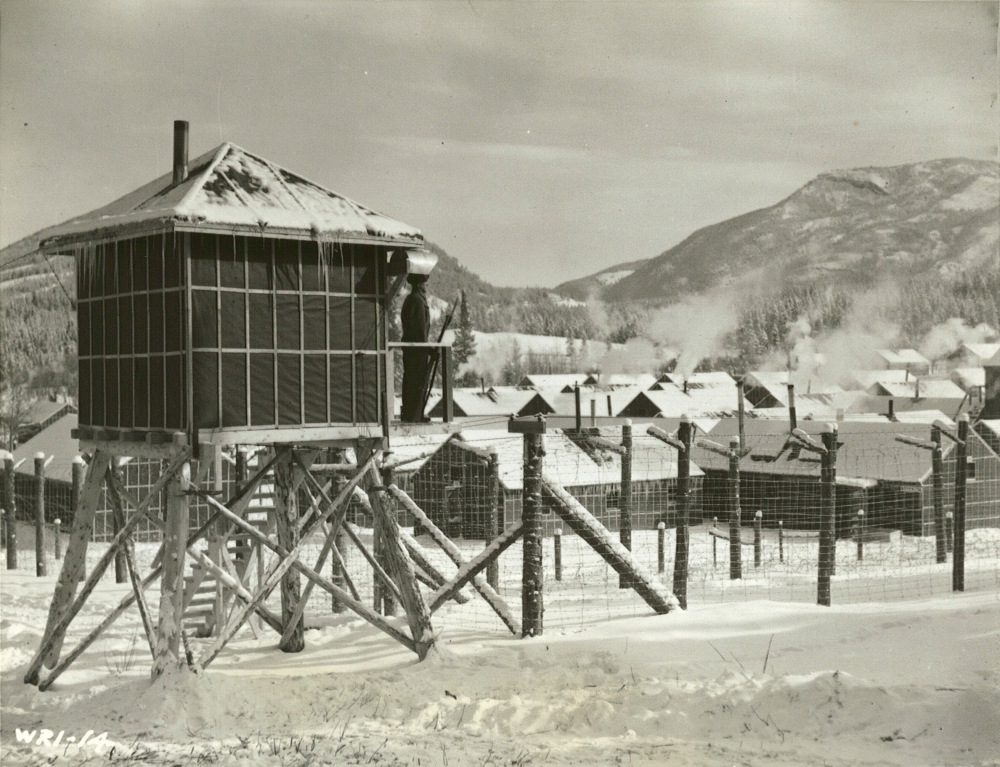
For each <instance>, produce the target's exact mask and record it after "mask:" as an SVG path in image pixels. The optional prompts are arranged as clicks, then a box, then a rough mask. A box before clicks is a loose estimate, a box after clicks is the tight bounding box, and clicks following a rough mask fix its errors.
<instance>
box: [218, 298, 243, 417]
mask: <svg viewBox="0 0 1000 767" xmlns="http://www.w3.org/2000/svg"><path fill="white" fill-rule="evenodd" d="M221 299H222V348H223V349H245V348H246V347H247V318H246V308H247V306H246V294H245V293H232V292H229V291H225V290H224V291H222V294H221ZM244 388H246V385H245V384H244ZM244 420H245V419H244Z"/></svg>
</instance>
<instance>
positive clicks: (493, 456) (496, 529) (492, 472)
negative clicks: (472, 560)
mask: <svg viewBox="0 0 1000 767" xmlns="http://www.w3.org/2000/svg"><path fill="white" fill-rule="evenodd" d="M486 471H487V478H486V538H487V542H486V545H489V544H490V543H492V542H493V541H494V540H496V537H497V536H498V535H500V528H501V521H500V457H499V456H498V455H497V450H496V448H492V449H491V450H490V460H489V463H488V464H487V467H486ZM486 582H487V583H488V584H490V586H492V587H493V589H494V591H495V590H497V589H499V588H500V563H499V561H498V560H497V559H494V560H492V561H491V562H490V563H489V564H488V565H487V566H486Z"/></svg>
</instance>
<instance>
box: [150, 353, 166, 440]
mask: <svg viewBox="0 0 1000 767" xmlns="http://www.w3.org/2000/svg"><path fill="white" fill-rule="evenodd" d="M163 373H164V371H163V357H150V358H149V427H150V428H151V429H162V428H163V386H164V383H165V381H164V380H163Z"/></svg>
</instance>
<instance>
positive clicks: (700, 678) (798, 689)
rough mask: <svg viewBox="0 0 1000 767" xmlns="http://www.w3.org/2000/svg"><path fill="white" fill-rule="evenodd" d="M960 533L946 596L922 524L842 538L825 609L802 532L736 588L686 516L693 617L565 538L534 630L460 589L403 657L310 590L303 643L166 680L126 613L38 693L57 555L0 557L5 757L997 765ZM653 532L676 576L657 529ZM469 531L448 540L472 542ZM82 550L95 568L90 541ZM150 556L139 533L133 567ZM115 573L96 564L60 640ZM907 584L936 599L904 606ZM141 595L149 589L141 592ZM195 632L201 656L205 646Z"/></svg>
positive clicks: (638, 537) (266, 640) (16, 760)
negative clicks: (861, 543)
mask: <svg viewBox="0 0 1000 767" xmlns="http://www.w3.org/2000/svg"><path fill="white" fill-rule="evenodd" d="M363 534H364V535H367V533H366V532H363ZM969 535H970V538H969V547H970V552H976V553H977V554H976V555H974V556H972V557H970V569H969V572H968V574H967V584H968V588H969V589H970V591H969V592H967V593H966V594H958V595H955V594H952V593H950V591H949V586H950V565H935V564H933V563H932V562H933V558H932V555H933V541H930V542H929V545H930V546H931V549H930V552H931V560H930V562H927V556H926V553H927V552H926V551H925V549H926V548H927V546H928V541H927V540H925V539H913V538H908V537H899V536H897V537H896V538H895V539H893V540H891V541H889V542H887V543H883V544H868V545H867V546H866V550H865V560H864V563H857V560H856V554H855V551H854V548H853V546H852V545H851V544H850V542H847V541H844V542H841V547H840V550H838V562H837V567H838V574H837V575H836V576H835V578H834V587H833V594H834V606H833V607H831V608H821V607H817V606H815V605H814V604H812V602H813V601H814V600H815V574H814V572H813V563H814V562H815V541H814V540H812V539H809V538H803V539H799V540H794V541H793V540H788V541H786V546H785V552H784V554H785V557H784V559H785V561H784V562H779V561H778V553H777V550H776V545H772V544H774V543H775V542H774V541H766V542H765V547H764V560H763V561H762V563H761V566H760V567H759V568H757V569H756V570H755V568H754V567H753V557H752V553H753V552H752V548H749V547H745V548H744V549H743V553H744V557H745V559H744V574H745V576H746V577H745V578H744V579H742V580H741V581H736V582H733V581H729V580H728V569H727V560H726V556H727V549H726V548H725V547H724V545H723V544H722V542H720V544H719V547H718V557H717V558H718V564H717V565H715V566H713V564H712V553H711V538H710V537H709V536H708V535H707V532H706V531H704V530H695V531H694V532H693V534H692V571H691V582H690V596H689V599H690V602H691V606H690V609H688V610H687V611H684V612H681V611H675V612H672V613H670V614H668V615H663V616H656V615H653V614H652V613H651V611H650V610H649V609H648V608H647V607H646V606H645V604H644V603H643V602H642V601H641V600H639V599H638V598H637V597H635V596H634V594H633V593H632V592H630V591H622V590H620V589H618V588H617V576H616V575H614V574H613V573H609V571H608V570H607V568H606V567H605V566H604V565H603V564H602V563H601V562H600V560H597V559H596V558H595V557H594V556H593V555H592V554H590V553H589V550H587V549H586V548H585V547H583V546H582V545H581V544H580V542H579V540H578V539H576V538H575V537H573V536H570V535H566V536H564V541H563V573H562V580H561V581H559V582H556V581H555V579H554V572H553V571H554V562H553V559H552V546H551V539H547V540H546V543H545V545H546V548H545V552H546V561H545V568H546V583H545V601H546V612H545V633H544V634H543V636H542V637H539V638H535V639H531V640H521V639H516V638H514V637H512V636H510V634H509V633H507V632H506V630H505V629H504V627H503V625H502V624H501V623H500V621H499V620H498V619H497V618H496V617H495V616H494V615H493V614H492V613H491V612H490V610H489V608H488V607H487V606H486V604H485V603H484V602H483V600H481V599H475V598H474V599H472V600H471V601H469V602H468V603H467V604H465V605H457V604H454V603H452V604H450V605H448V606H446V607H444V608H442V610H441V611H439V612H437V613H435V616H434V625H435V628H436V629H437V630H438V632H439V650H438V651H437V652H435V653H434V654H433V655H432V656H431V657H430V658H428V660H426V661H425V662H423V663H416V662H415V658H414V657H413V656H412V654H410V653H409V652H408V651H407V650H405V649H404V648H402V647H401V646H399V645H397V644H395V643H394V642H393V641H392V640H391V639H390V638H388V637H387V636H385V635H383V634H382V633H380V632H378V631H377V630H375V629H373V628H372V627H370V626H369V625H368V624H367V623H364V622H363V621H361V620H360V619H358V618H356V617H354V616H353V615H350V614H347V615H343V614H341V615H335V614H333V613H332V612H331V609H330V603H329V597H328V596H327V595H326V594H320V593H319V592H318V590H317V591H315V592H314V593H313V597H312V599H311V601H310V605H309V610H308V612H307V619H306V623H307V627H309V630H307V632H306V645H307V646H306V649H305V651H303V652H302V653H298V654H289V655H286V654H282V653H280V652H278V651H277V650H276V649H275V645H276V643H277V637H276V635H275V634H274V633H273V632H270V631H269V630H266V629H265V630H263V631H261V632H260V635H259V638H255V636H254V635H253V633H251V631H250V630H249V629H244V630H243V631H242V632H241V633H240V634H238V635H237V637H236V639H235V640H234V641H233V642H232V643H231V644H230V645H229V646H228V647H227V649H226V651H225V652H224V653H223V654H222V655H221V656H220V657H219V659H218V660H217V661H216V662H215V663H213V664H212V665H211V666H210V667H209V669H208V670H207V672H206V673H205V674H204V675H201V676H194V675H193V674H190V673H189V672H184V673H180V672H178V673H176V674H172V675H170V676H168V677H167V678H164V679H161V680H160V681H158V682H157V683H156V684H154V685H152V686H150V683H149V681H148V673H149V662H148V650H147V649H146V641H145V637H144V635H143V633H142V629H141V627H140V624H139V621H138V617H137V615H136V613H135V612H134V611H133V612H130V613H127V614H126V615H125V616H124V617H123V618H122V619H120V620H119V621H118V623H116V624H115V625H114V626H112V628H111V629H109V631H108V632H107V633H106V635H105V636H104V637H103V638H102V639H100V640H99V641H98V642H96V643H95V644H94V645H93V646H92V647H91V649H90V650H89V651H88V652H87V653H85V654H84V655H83V656H82V657H81V658H80V659H79V660H78V661H77V663H76V664H75V665H74V666H73V667H72V668H71V669H70V670H69V671H68V672H67V673H66V674H64V675H63V676H62V677H61V678H60V679H59V681H58V682H57V683H56V684H55V685H54V686H53V688H52V689H51V690H50V691H48V692H46V693H39V692H38V691H37V690H36V689H35V688H34V687H29V686H26V685H24V684H22V682H21V677H22V676H23V673H24V666H25V664H26V663H27V662H28V661H29V660H30V657H31V654H32V653H33V652H34V650H35V648H36V647H37V645H38V642H39V639H40V634H41V630H42V627H43V625H44V622H45V616H46V612H47V609H48V601H49V598H50V596H51V593H52V589H53V586H54V582H55V578H56V575H55V571H56V568H54V567H50V575H49V576H48V577H45V578H36V577H34V574H33V572H32V571H31V570H28V569H22V570H18V571H11V572H8V571H5V570H0V674H2V675H0V685H2V690H0V692H2V709H0V713H2V720H0V763H3V764H4V765H6V764H21V763H34V764H43V763H44V764H47V763H55V764H60V763H74V764H75V763H80V762H83V761H84V760H85V759H87V758H90V759H92V760H93V761H91V762H90V763H91V764H94V763H98V764H99V763H103V762H107V761H109V760H110V761H115V760H120V761H123V762H125V763H132V762H140V761H148V762H149V763H152V764H169V765H173V764H201V763H212V764H233V765H236V764H296V765H297V764H324V763H326V764H383V765H384V764H390V765H391V764H400V765H413V766H414V767H416V766H417V765H420V766H421V767H423V766H426V765H434V766H438V765H440V766H442V767H444V766H447V767H453V766H455V765H511V764H513V765H518V764H520V765H526V764H534V765H539V764H557V765H558V764H567V765H568V764H572V765H591V764H592V765H613V764H634V765H644V764H645V765H659V764H682V765H763V764H787V765H806V766H808V765H869V764H871V765H874V764H878V765H886V764H888V765H897V764H898V765H939V764H942V765H943V764H949V765H951V764H954V765H981V764H1000V692H998V690H1000V584H998V581H997V572H998V568H1000V564H998V562H997V559H996V546H997V544H998V540H997V531H992V530H988V531H970V534H969ZM421 540H422V542H425V543H426V540H425V539H421ZM667 543H668V545H667V568H666V569H667V572H666V573H665V575H664V576H663V577H664V578H666V579H668V582H669V578H670V569H671V566H672V560H673V557H672V539H671V537H670V536H669V535H668V537H667ZM481 545H482V544H481V543H476V542H464V543H463V544H462V546H463V549H465V551H466V553H468V554H471V553H473V552H474V551H476V550H477V549H478V548H481ZM92 549H93V550H92V552H91V555H90V557H89V562H88V566H90V567H92V566H93V564H94V563H96V560H97V557H98V556H99V555H100V553H101V549H102V547H101V546H98V545H95V546H93V547H92ZM154 550H155V546H153V545H151V544H140V545H138V546H137V556H138V558H139V560H140V562H141V563H142V564H143V566H148V562H149V561H150V559H151V557H152V555H153V552H154ZM428 550H429V552H430V553H431V554H432V555H433V557H434V559H435V561H437V562H438V563H439V564H440V566H441V568H442V569H443V570H445V572H446V573H451V572H453V571H454V567H453V566H451V565H448V564H446V560H444V559H443V557H442V555H441V554H440V552H437V551H436V550H434V549H433V548H431V547H430V546H429V544H428ZM633 550H634V553H635V555H636V556H637V558H639V559H640V560H641V561H643V562H644V563H645V564H646V565H647V566H649V567H651V568H652V569H653V570H654V571H655V568H656V544H655V532H647V531H637V532H636V533H635V535H634V542H633ZM978 554H984V555H985V556H978ZM315 556H316V553H315V550H314V549H311V550H310V551H309V552H308V553H307V555H306V556H305V557H304V558H305V560H306V561H310V560H314V559H315ZM353 556H356V555H352V559H350V560H349V568H350V570H351V572H352V574H353V575H354V577H355V580H356V582H357V585H358V588H359V591H361V592H362V594H364V595H366V598H370V591H371V582H370V575H369V576H368V580H365V578H364V577H363V576H362V573H363V569H362V567H361V565H360V563H358V562H356V561H355V560H354V559H353ZM991 557H992V561H991ZM29 558H30V557H29ZM519 558H520V549H519V548H517V547H515V548H512V549H511V550H510V551H508V552H507V553H506V554H505V555H504V557H503V559H502V562H501V568H500V570H501V572H500V575H501V593H502V594H503V596H504V597H505V598H506V599H507V601H508V603H509V604H510V606H511V607H512V609H513V610H514V611H515V613H518V612H519V608H520V599H519V591H518V588H517V586H518V580H519V578H518V576H519V566H518V565H519ZM310 563H311V562H310ZM22 564H23V563H22ZM446 568H450V569H446ZM863 568H864V569H863ZM128 589H129V587H128V585H127V584H123V585H116V584H114V583H113V577H112V576H110V575H108V576H106V577H105V578H104V579H103V580H102V582H101V583H100V585H99V586H98V588H97V590H96V591H95V593H94V595H93V597H92V598H91V600H90V602H89V603H88V605H87V606H86V608H85V609H84V611H83V612H82V613H81V615H80V617H79V618H78V619H77V622H76V623H74V625H73V627H72V629H71V637H70V642H73V641H74V639H75V638H79V637H80V636H82V635H83V633H84V632H85V631H87V630H88V629H89V628H90V627H92V626H94V625H96V624H97V622H98V621H99V620H100V619H101V618H102V617H103V616H104V615H105V614H106V613H107V612H108V611H109V610H110V609H111V608H112V607H113V605H115V604H117V602H118V601H119V599H120V598H121V597H122V596H124V595H125V594H127V593H128ZM467 593H468V595H469V596H470V597H472V596H473V594H472V592H471V591H470V590H468V589H467ZM920 595H933V596H929V597H928V596H924V597H923V598H918V599H912V598H911V599H903V600H900V597H915V596H920ZM157 600H158V594H157V591H156V589H155V588H154V589H152V590H151V591H150V592H149V601H150V604H152V605H156V604H157ZM733 600H739V601H733ZM768 600H774V601H768ZM779 600H785V601H779ZM787 600H796V601H787ZM859 600H883V601H879V602H865V601H859ZM884 600H888V601H884ZM270 604H271V606H272V607H277V604H278V603H277V596H276V595H275V596H274V597H272V600H271V603H270ZM396 620H399V621H402V620H403V619H402V618H399V619H396ZM192 643H193V645H194V647H193V649H194V651H195V654H197V652H198V650H199V648H200V647H201V646H202V645H201V643H200V641H199V640H193V642H192ZM67 649H68V648H67ZM43 728H44V729H49V730H52V731H53V735H52V739H53V740H54V739H55V738H56V737H57V736H58V733H59V732H60V731H64V737H63V739H62V741H61V742H60V745H59V746H58V747H52V746H45V745H43V746H38V745H36V741H33V743H32V745H25V744H23V743H22V744H18V743H17V729H20V730H21V731H22V737H25V732H32V731H36V732H40V731H41V729H43ZM87 730H93V731H94V733H95V736H92V738H93V737H96V735H97V734H100V733H102V732H105V731H106V732H107V733H108V736H107V737H108V739H109V741H111V742H112V743H114V744H116V745H115V750H114V752H113V753H112V752H111V751H110V744H109V747H106V748H104V749H103V753H102V754H101V755H100V756H98V755H97V754H96V753H95V750H94V749H93V748H90V747H89V746H87V745H84V747H83V748H82V749H80V748H77V747H76V746H75V745H71V746H67V745H66V740H67V739H68V738H69V737H71V736H73V737H79V736H81V735H83V733H84V732H85V731H87ZM35 738H37V735H36V736H35ZM50 760H53V761H52V762H50Z"/></svg>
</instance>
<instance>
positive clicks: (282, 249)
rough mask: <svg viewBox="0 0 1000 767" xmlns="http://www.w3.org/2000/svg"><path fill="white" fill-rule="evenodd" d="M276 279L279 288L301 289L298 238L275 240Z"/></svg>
mask: <svg viewBox="0 0 1000 767" xmlns="http://www.w3.org/2000/svg"><path fill="white" fill-rule="evenodd" d="M273 242H274V280H275V285H276V287H277V289H278V290H299V242H298V240H273Z"/></svg>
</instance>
